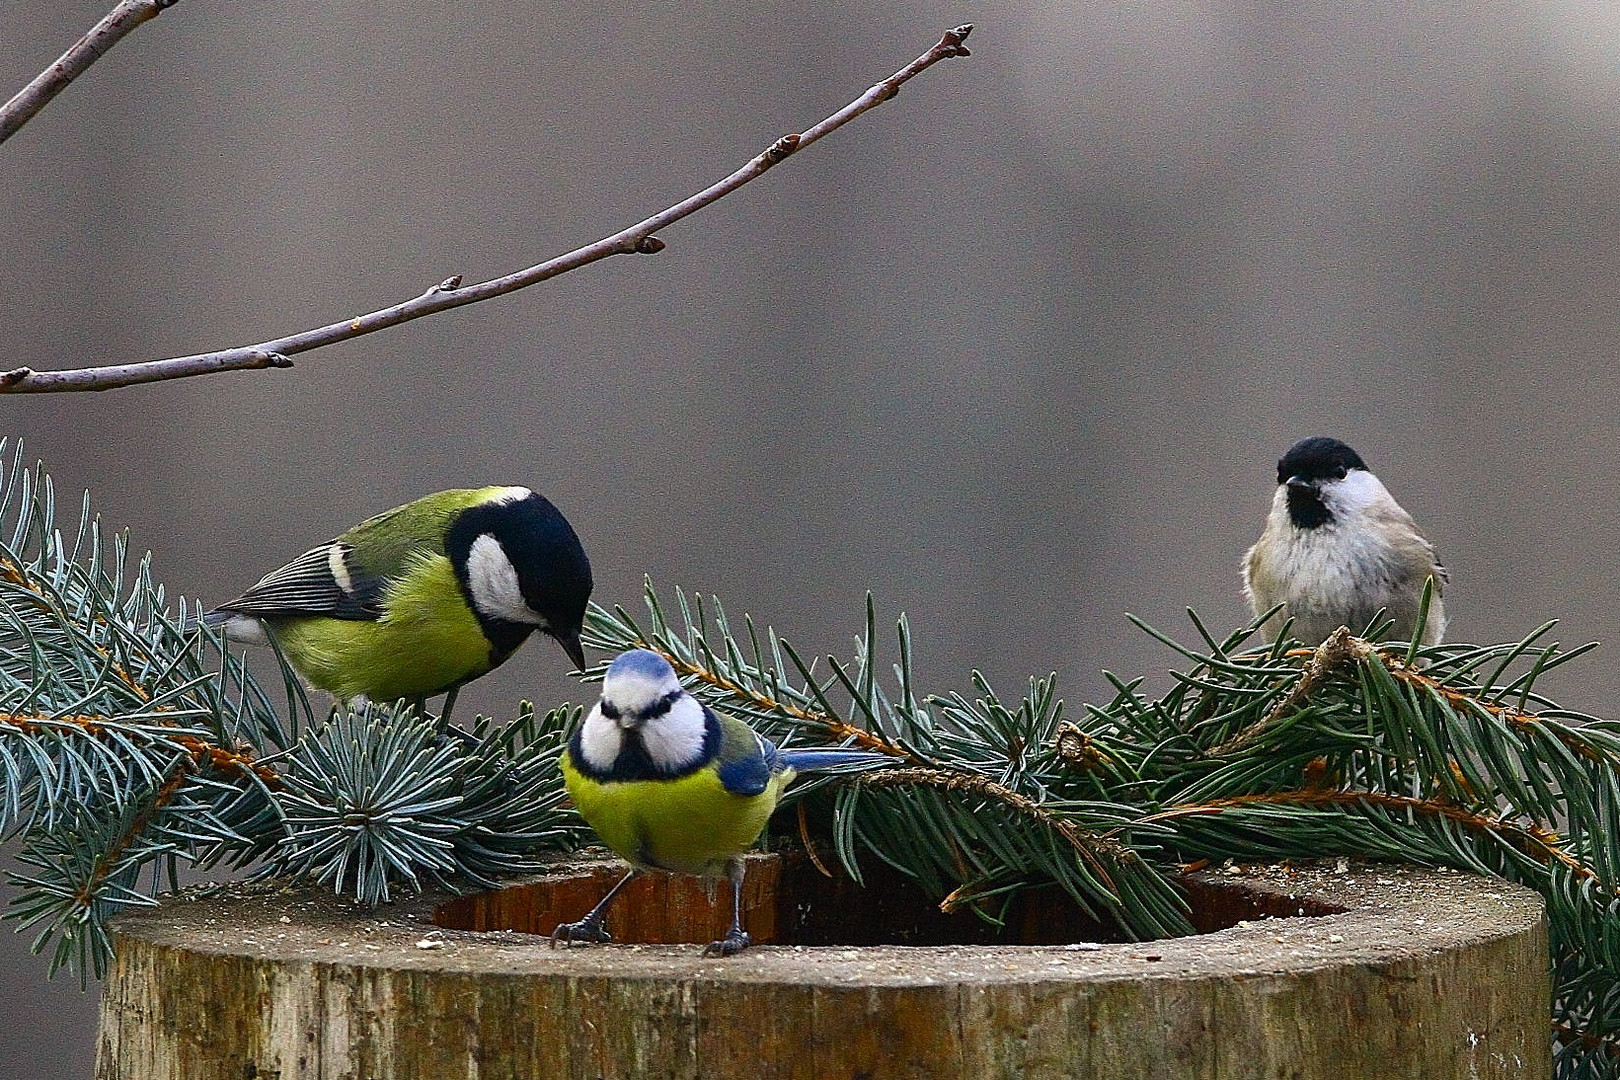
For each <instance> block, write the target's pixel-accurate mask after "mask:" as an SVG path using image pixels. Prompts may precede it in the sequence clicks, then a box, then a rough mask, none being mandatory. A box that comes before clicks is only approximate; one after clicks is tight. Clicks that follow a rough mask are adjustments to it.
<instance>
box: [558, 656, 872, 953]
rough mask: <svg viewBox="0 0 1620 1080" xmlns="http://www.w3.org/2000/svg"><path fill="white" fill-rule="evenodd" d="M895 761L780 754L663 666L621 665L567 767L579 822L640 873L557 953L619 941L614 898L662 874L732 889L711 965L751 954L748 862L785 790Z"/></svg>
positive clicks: (575, 928) (569, 934) (824, 752)
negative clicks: (607, 920) (837, 771)
mask: <svg viewBox="0 0 1620 1080" xmlns="http://www.w3.org/2000/svg"><path fill="white" fill-rule="evenodd" d="M893 761H894V759H893V758H891V757H889V756H887V755H885V754H879V753H872V752H870V751H865V750H836V749H818V750H809V749H807V750H792V749H790V750H779V749H777V747H776V745H775V744H774V743H772V742H771V741H770V740H769V739H766V738H764V737H762V736H761V735H759V734H758V733H756V732H755V731H754V730H753V729H752V728H750V727H749V726H748V725H747V724H745V723H743V722H742V721H741V720H738V719H737V718H735V717H732V716H727V715H726V714H724V713H719V712H715V711H714V710H713V709H710V708H708V707H707V706H705V705H704V704H703V703H702V702H700V701H698V700H697V699H696V698H695V697H693V696H692V695H691V694H689V693H688V692H687V691H686V690H685V689H684V688H683V687H682V686H681V683H680V680H679V679H678V678H676V677H675V671H674V669H673V668H671V667H670V665H669V661H667V660H665V659H664V658H663V657H662V656H659V655H658V654H657V653H654V652H649V651H647V650H646V649H632V650H631V651H629V652H626V653H623V654H621V655H620V656H618V657H617V658H616V659H615V660H614V661H613V663H612V664H610V665H608V669H607V674H606V675H605V676H604V677H603V679H602V699H601V700H600V701H599V702H597V703H596V705H595V706H594V707H592V709H591V711H590V712H589V713H588V714H587V715H586V717H585V720H584V722H583V723H581V724H580V726H579V727H578V728H577V729H576V730H575V731H574V733H573V735H572V736H571V737H570V739H569V741H568V745H567V747H566V748H565V749H564V750H563V753H562V760H561V766H562V773H563V779H564V781H565V782H566V784H567V787H568V794H569V796H570V797H571V798H572V799H573V801H574V805H575V806H576V807H577V808H578V809H579V812H580V814H581V815H582V816H583V817H584V818H585V820H586V822H587V823H589V825H590V826H591V828H593V829H595V830H596V833H597V835H598V836H600V837H601V838H602V842H603V843H605V844H606V845H607V846H608V847H610V848H612V849H613V850H614V852H616V853H617V854H618V855H619V857H620V858H622V859H624V860H625V861H626V862H628V863H629V864H630V867H631V869H630V872H629V873H628V874H626V875H625V876H624V877H623V878H622V879H621V880H620V881H619V883H618V884H617V885H615V886H613V888H612V890H610V891H609V892H608V894H607V895H606V896H605V897H603V898H602V901H601V903H599V904H597V905H596V906H595V907H594V908H592V909H591V911H590V913H589V914H587V915H586V916H585V917H584V918H583V919H581V920H580V921H578V922H572V923H563V924H561V925H559V926H558V927H557V929H556V930H555V931H554V932H553V933H552V935H551V942H552V944H553V945H555V944H556V943H557V942H558V941H563V942H572V941H612V940H613V938H612V936H611V935H610V934H609V933H608V931H607V927H606V926H605V925H604V915H605V913H606V911H607V908H608V905H609V904H611V903H612V902H613V898H614V897H615V896H617V895H618V893H619V890H621V889H623V888H624V886H625V885H626V884H627V883H628V882H629V881H630V879H631V878H633V877H635V876H636V875H637V874H638V873H641V872H642V871H644V870H663V871H665V872H667V873H672V874H691V875H694V876H697V877H701V878H705V879H707V880H711V881H712V880H714V879H717V878H719V877H721V876H725V877H728V878H730V879H731V886H732V909H731V930H730V932H729V933H727V935H726V936H725V938H724V940H721V941H715V942H711V943H710V944H709V946H708V947H707V948H706V949H705V950H704V954H705V955H708V954H710V953H717V954H719V955H721V956H730V955H732V954H733V953H736V952H740V951H741V950H743V949H746V948H747V947H748V946H749V944H750V940H749V937H748V935H747V934H746V933H745V932H744V931H743V928H742V882H743V861H742V854H743V852H745V851H747V850H748V849H749V848H751V847H753V846H754V842H755V841H756V840H758V839H759V834H760V833H761V832H762V831H763V830H764V828H765V822H766V821H767V820H768V819H769V818H770V816H771V811H773V810H775V809H776V803H777V800H778V799H780V798H781V797H782V791H783V789H784V788H786V787H787V786H788V784H790V783H792V782H793V778H794V776H795V774H797V773H801V772H810V771H816V770H825V769H833V768H839V767H844V766H857V765H875V764H889V763H892V762H893Z"/></svg>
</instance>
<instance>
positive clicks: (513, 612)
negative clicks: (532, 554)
mask: <svg viewBox="0 0 1620 1080" xmlns="http://www.w3.org/2000/svg"><path fill="white" fill-rule="evenodd" d="M467 587H468V590H469V591H470V592H471V593H472V599H473V606H474V607H476V608H477V609H478V610H479V612H481V613H482V614H484V615H487V616H489V617H490V618H492V619H505V620H506V621H507V622H520V623H534V624H539V623H542V622H544V621H545V620H543V619H542V618H541V617H540V616H539V615H537V614H535V613H534V610H533V609H532V608H530V607H529V605H528V604H527V603H525V602H524V600H523V589H522V587H521V586H520V585H519V584H518V573H517V567H515V566H513V565H512V560H511V559H510V558H509V557H508V556H507V554H506V549H505V548H503V547H502V546H501V542H500V541H499V540H497V539H495V536H494V534H492V533H484V534H483V535H482V536H480V537H479V538H478V539H476V540H474V541H473V542H472V547H471V548H470V549H469V550H468V552H467Z"/></svg>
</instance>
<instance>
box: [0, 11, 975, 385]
mask: <svg viewBox="0 0 1620 1080" xmlns="http://www.w3.org/2000/svg"><path fill="white" fill-rule="evenodd" d="M171 2H172V0H171ZM972 32H973V27H972V26H971V25H963V26H958V27H956V28H955V29H953V30H950V31H947V32H946V34H945V35H944V36H943V37H942V38H940V40H939V42H938V44H936V45H934V46H933V47H932V48H930V49H929V50H927V51H926V52H924V53H923V54H922V55H921V56H919V57H917V58H916V59H915V60H913V61H912V62H911V63H909V64H907V65H906V66H905V67H903V68H901V69H900V70H899V71H896V72H895V73H894V74H893V75H890V76H889V77H888V78H886V79H883V80H882V81H880V82H878V83H876V84H875V85H873V86H872V87H870V88H869V89H867V90H866V92H865V93H863V94H861V95H860V96H859V97H857V98H855V99H854V100H853V101H851V102H850V103H849V104H847V105H845V106H844V107H843V108H841V109H839V110H838V111H836V112H834V113H832V114H831V115H830V116H827V117H826V118H825V119H823V120H821V121H819V122H818V123H816V124H814V125H812V126H811V127H809V128H807V129H805V130H804V131H803V132H795V133H790V134H787V135H784V136H782V137H781V138H780V139H778V140H776V142H774V143H772V144H771V145H770V146H769V147H768V148H766V149H765V150H764V151H763V152H762V153H760V154H758V155H756V156H755V157H754V158H753V159H752V160H750V161H749V162H748V163H747V164H745V165H743V166H742V167H741V168H739V169H737V170H736V171H734V172H732V173H731V174H730V175H729V176H727V177H725V178H724V179H722V180H719V181H717V182H715V183H713V184H711V185H709V186H708V187H706V188H704V189H703V190H702V191H699V192H697V193H696V194H694V195H691V196H689V197H688V198H685V199H683V200H681V201H680V202H678V203H676V204H674V205H673V206H670V207H667V208H666V209H664V210H660V211H659V212H658V213H656V214H654V215H652V216H651V217H649V218H646V219H644V220H642V221H639V222H637V223H636V224H634V225H631V226H629V227H628V228H625V229H621V230H619V231H618V232H616V233H613V234H612V235H611V236H606V237H603V238H602V239H600V240H598V241H596V242H595V243H592V244H587V245H585V246H584V247H580V248H576V249H575V250H573V251H570V252H568V253H567V254H565V255H559V256H557V257H556V258H554V259H549V260H547V261H546V262H542V263H539V264H537V265H534V266H530V267H528V268H526V269H523V270H518V271H515V272H513V273H510V274H506V275H504V276H502V277H497V278H491V279H490V280H488V281H483V282H478V283H476V284H472V285H463V284H462V280H461V277H460V276H459V275H458V276H456V277H451V278H447V279H445V280H443V281H441V282H440V283H439V284H437V285H434V286H433V287H432V288H430V289H428V290H427V291H426V292H424V293H422V294H421V295H419V296H416V297H414V298H412V299H409V300H405V301H403V302H400V303H396V304H392V305H390V306H388V307H385V308H380V309H378V310H376V311H372V312H368V313H366V314H364V315H357V316H354V317H352V318H348V319H343V320H341V321H339V322H335V323H330V324H328V325H326V326H321V327H316V328H314V329H311V330H305V331H302V332H300V333H296V334H289V335H286V336H283V337H277V338H272V339H270V340H268V341H263V342H259V343H258V344H255V345H245V346H240V347H237V348H230V349H220V350H217V351H214V352H207V353H197V354H195V355H190V356H176V357H169V358H166V359H162V360H145V361H138V362H136V363H130V364H114V365H107V366H103V367H94V368H75V369H71V370H62V371H35V370H33V369H31V368H26V367H18V368H13V369H11V370H10V371H4V372H0V394H6V393H10V394H39V393H56V392H62V391H83V390H111V389H115V388H118V387H124V386H134V385H136V384H139V383H149V382H164V381H168V380H170V379H183V378H189V377H191V376H194V375H206V374H210V373H212V372H216V371H241V370H247V369H254V368H286V367H291V366H292V360H291V359H290V357H292V356H294V355H296V354H298V353H302V352H308V351H309V350H311V349H318V348H321V347H323V346H326V345H333V344H336V343H338V342H342V341H349V340H351V339H353V338H357V337H361V336H364V335H366V334H371V333H375V332H377V331H378V330H386V329H388V328H389V327H392V326H398V325H399V324H401V323H405V322H410V321H411V320H413V319H419V318H422V317H423V316H426V315H433V314H437V313H438V312H441V311H449V310H450V309H451V308H457V307H462V306H464V305H466V304H473V303H477V302H479V301H481V300H489V299H491V298H493V297H497V296H504V295H506V294H507V293H510V292H516V291H517V290H518V289H523V288H527V287H528V286H530V285H537V284H539V283H540V282H542V281H549V280H550V279H552V278H554V277H557V276H558V275H559V274H565V273H568V272H569V271H570V270H577V269H579V268H580V267H583V266H589V265H590V264H591V263H594V262H599V261H600V260H602V259H606V258H609V257H611V256H614V255H635V254H640V255H651V254H655V253H657V252H659V251H662V250H663V249H664V246H665V245H664V241H663V240H662V239H660V238H659V237H658V236H656V235H655V234H656V233H658V232H660V231H662V230H663V229H665V228H667V227H669V226H670V225H673V224H675V223H676V222H678V221H680V220H681V219H683V218H685V217H688V216H689V215H691V214H695V213H697V212H698V211H699V210H702V209H703V208H705V207H707V206H709V205H711V204H712V203H714V202H716V201H718V200H719V199H722V198H724V197H725V196H727V195H729V194H731V193H732V192H733V191H736V190H737V189H738V188H740V187H742V186H743V185H745V184H747V183H749V182H750V181H753V180H756V179H758V178H759V177H760V176H762V175H764V174H765V172H766V171H767V170H769V169H770V168H771V167H772V166H774V165H777V164H779V163H780V162H782V161H784V160H786V159H787V158H788V157H790V156H791V155H793V154H795V153H797V152H798V151H800V150H803V149H804V148H805V147H807V146H810V145H812V144H813V143H815V142H817V141H819V140H820V139H822V138H824V137H826V136H827V135H830V134H832V133H833V132H834V131H837V130H838V129H839V128H841V127H843V126H844V125H845V124H847V123H849V122H850V121H851V120H854V119H855V118H856V117H858V116H860V115H862V114H863V113H866V112H868V111H870V110H872V109H875V108H877V107H878V106H879V105H881V104H883V103H884V102H885V101H888V100H889V99H890V98H893V97H894V96H895V95H896V94H898V93H899V92H900V87H901V86H903V85H904V84H905V83H907V82H909V81H910V80H911V79H913V78H915V77H916V76H918V75H920V74H921V73H922V72H924V71H926V70H928V69H929V68H930V67H933V66H934V65H935V64H937V63H939V62H940V61H941V60H945V59H949V58H951V57H957V56H968V55H970V53H969V52H968V49H967V47H966V46H965V45H964V44H963V42H964V41H965V40H966V39H967V36H968V35H969V34H970V33H972Z"/></svg>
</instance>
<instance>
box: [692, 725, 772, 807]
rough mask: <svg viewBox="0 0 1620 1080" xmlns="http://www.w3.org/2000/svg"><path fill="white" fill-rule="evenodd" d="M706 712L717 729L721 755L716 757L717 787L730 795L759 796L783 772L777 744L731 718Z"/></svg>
mask: <svg viewBox="0 0 1620 1080" xmlns="http://www.w3.org/2000/svg"><path fill="white" fill-rule="evenodd" d="M707 711H708V712H709V715H711V716H713V717H714V718H715V721H716V722H717V723H718V724H719V725H720V751H719V753H717V754H716V755H715V767H716V770H717V771H718V772H719V774H720V786H721V787H723V788H725V789H726V790H727V791H729V792H731V793H732V794H733V795H745V796H752V795H759V794H762V793H763V792H764V791H765V789H766V788H767V787H769V786H770V783H771V778H772V777H773V776H775V775H776V774H777V773H779V772H781V771H782V762H781V755H779V754H778V753H777V750H776V744H775V743H773V742H771V741H770V740H769V739H767V738H764V737H763V736H761V735H759V734H758V733H757V732H755V731H754V729H753V728H751V727H749V726H748V725H747V724H745V723H743V722H742V721H741V720H738V719H737V718H736V717H734V716H727V715H726V714H725V713H717V712H714V711H713V710H707Z"/></svg>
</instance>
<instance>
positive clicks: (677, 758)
mask: <svg viewBox="0 0 1620 1080" xmlns="http://www.w3.org/2000/svg"><path fill="white" fill-rule="evenodd" d="M706 728H707V718H706V717H705V716H704V714H703V705H702V703H701V702H699V701H698V700H697V699H696V698H694V697H693V696H692V695H691V694H689V693H687V692H686V690H685V689H683V688H682V687H681V681H680V680H679V679H677V678H676V677H675V669H674V668H672V667H670V666H669V661H667V660H665V659H664V658H663V657H662V656H659V655H658V654H657V653H655V652H649V651H648V650H646V649H632V650H630V651H629V652H626V653H621V654H620V655H619V657H618V658H617V659H616V660H614V661H613V663H612V664H610V665H608V669H607V674H606V675H605V676H604V677H603V679H602V699H601V700H600V701H598V702H597V703H596V705H595V706H594V707H592V709H591V711H590V714H589V715H588V716H586V717H585V724H584V726H583V727H582V728H581V730H580V751H581V753H583V755H584V757H585V762H586V764H588V765H589V766H590V767H591V768H593V769H598V770H602V771H607V770H610V769H612V768H613V764H614V762H616V761H617V760H618V759H619V755H620V753H621V752H623V751H624V749H625V748H626V745H627V744H628V743H630V742H631V741H635V742H637V743H639V744H640V746H641V747H642V748H643V749H644V750H645V751H646V754H647V758H648V760H650V761H651V763H652V765H653V766H654V768H656V769H657V770H658V771H659V772H665V773H679V772H683V771H685V770H687V769H689V768H690V767H691V766H692V765H693V764H695V763H697V762H698V761H699V760H701V758H702V757H703V745H704V737H705V734H706Z"/></svg>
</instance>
